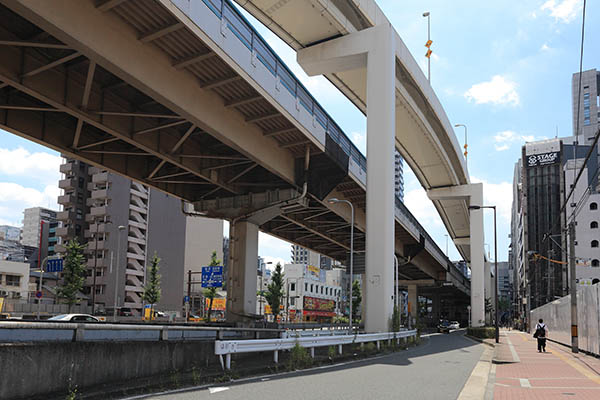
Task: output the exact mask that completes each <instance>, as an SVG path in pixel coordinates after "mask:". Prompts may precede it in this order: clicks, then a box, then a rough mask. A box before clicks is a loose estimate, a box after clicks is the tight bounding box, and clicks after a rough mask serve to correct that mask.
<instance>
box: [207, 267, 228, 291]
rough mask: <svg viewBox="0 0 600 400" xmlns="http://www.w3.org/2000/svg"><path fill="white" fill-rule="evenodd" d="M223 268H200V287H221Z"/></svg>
mask: <svg viewBox="0 0 600 400" xmlns="http://www.w3.org/2000/svg"><path fill="white" fill-rule="evenodd" d="M222 286H223V266H218V267H202V287H222Z"/></svg>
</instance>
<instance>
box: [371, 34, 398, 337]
mask: <svg viewBox="0 0 600 400" xmlns="http://www.w3.org/2000/svg"><path fill="white" fill-rule="evenodd" d="M382 28H383V29H381V31H380V32H378V35H377V42H376V43H373V47H372V48H371V49H370V51H369V55H368V59H367V171H376V172H375V173H373V172H372V173H370V174H369V175H368V179H367V235H366V250H367V252H366V274H367V284H366V288H367V290H366V296H365V297H366V299H367V302H366V306H367V309H366V315H365V331H367V332H385V331H388V330H389V329H390V321H391V317H392V311H393V303H392V298H393V293H394V269H393V268H394V267H393V266H394V149H395V125H396V114H395V111H396V108H395V100H396V97H395V88H396V70H395V66H396V64H395V58H396V53H395V45H394V41H395V38H394V33H393V30H392V29H390V28H387V27H382ZM385 28H387V29H385Z"/></svg>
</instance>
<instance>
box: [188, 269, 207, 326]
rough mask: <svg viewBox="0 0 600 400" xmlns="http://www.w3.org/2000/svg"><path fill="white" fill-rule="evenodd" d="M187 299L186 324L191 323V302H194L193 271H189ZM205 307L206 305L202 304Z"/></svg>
mask: <svg viewBox="0 0 600 400" xmlns="http://www.w3.org/2000/svg"><path fill="white" fill-rule="evenodd" d="M187 297H188V302H187V304H186V305H185V322H190V308H191V307H190V302H191V301H192V270H191V269H190V270H188V284H187ZM202 305H204V303H202Z"/></svg>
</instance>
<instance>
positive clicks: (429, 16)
mask: <svg viewBox="0 0 600 400" xmlns="http://www.w3.org/2000/svg"><path fill="white" fill-rule="evenodd" d="M423 17H426V18H427V43H429V41H430V40H431V13H430V12H429V11H427V12H424V13H423ZM427 80H428V81H429V83H430V84H431V57H427Z"/></svg>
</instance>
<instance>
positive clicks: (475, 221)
mask: <svg viewBox="0 0 600 400" xmlns="http://www.w3.org/2000/svg"><path fill="white" fill-rule="evenodd" d="M471 187H472V190H471V202H470V203H471V205H477V206H481V205H483V185H482V184H481V183H479V184H472V185H471ZM470 233H471V235H470V248H471V325H472V326H483V324H484V322H485V315H484V313H485V300H484V275H485V273H484V265H483V264H484V257H483V255H484V254H483V251H484V248H483V247H484V244H483V242H484V236H483V209H479V210H471V213H470ZM488 280H489V279H488Z"/></svg>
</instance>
